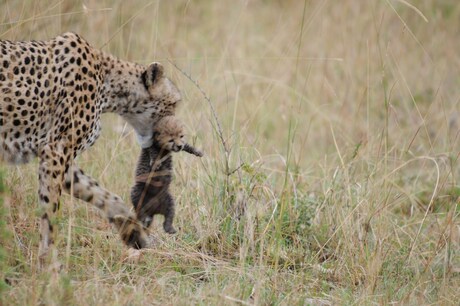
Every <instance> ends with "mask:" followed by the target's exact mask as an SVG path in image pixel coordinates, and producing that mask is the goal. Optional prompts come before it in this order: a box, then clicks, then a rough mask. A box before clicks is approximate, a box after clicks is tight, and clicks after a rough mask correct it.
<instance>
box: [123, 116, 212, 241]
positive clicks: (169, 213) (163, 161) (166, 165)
mask: <svg viewBox="0 0 460 306" xmlns="http://www.w3.org/2000/svg"><path fill="white" fill-rule="evenodd" d="M183 130H184V128H183V125H182V123H181V122H180V121H179V120H178V119H177V118H176V117H174V116H167V117H164V118H162V119H161V120H160V121H158V123H157V124H156V125H155V128H154V134H153V138H154V139H153V145H152V146H150V147H148V148H144V149H142V151H141V154H140V156H139V160H138V162H137V167H136V172H135V175H136V183H135V185H134V186H133V188H132V189H131V201H132V203H133V205H134V208H135V209H136V214H137V218H138V220H139V221H141V222H142V224H143V225H144V226H145V227H149V226H150V224H151V223H152V221H153V216H154V215H157V214H160V215H164V217H165V221H164V223H163V228H164V230H165V232H167V233H170V234H174V233H175V232H176V230H175V229H174V227H173V225H172V222H173V219H174V205H175V204H174V198H173V197H172V195H171V194H170V192H169V185H170V184H171V181H172V156H171V153H172V152H179V151H185V152H188V153H190V154H194V155H196V156H200V157H201V156H202V155H203V153H201V152H200V151H199V150H197V149H195V148H194V147H193V146H191V145H189V144H188V143H186V141H185V138H184V134H183Z"/></svg>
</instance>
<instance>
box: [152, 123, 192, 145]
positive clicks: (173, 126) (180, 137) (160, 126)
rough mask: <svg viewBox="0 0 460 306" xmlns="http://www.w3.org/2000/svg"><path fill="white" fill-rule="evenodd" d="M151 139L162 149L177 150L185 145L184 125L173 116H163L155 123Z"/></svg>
mask: <svg viewBox="0 0 460 306" xmlns="http://www.w3.org/2000/svg"><path fill="white" fill-rule="evenodd" d="M153 139H154V141H155V142H157V144H158V145H159V146H160V147H161V148H162V149H164V150H167V151H173V152H178V151H180V150H182V149H183V147H184V145H185V137H184V126H183V124H182V122H181V121H180V120H179V119H177V118H176V117H174V116H166V117H163V118H161V119H160V120H159V121H158V123H157V124H156V125H155V128H154V133H153Z"/></svg>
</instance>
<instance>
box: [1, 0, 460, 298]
mask: <svg viewBox="0 0 460 306" xmlns="http://www.w3.org/2000/svg"><path fill="white" fill-rule="evenodd" d="M457 2H458V1H456V0H444V1H430V0H425V1H423V0H407V1H403V0H399V1H397V0H382V1H377V0H372V1H356V0H343V1H326V0H309V1H293V0H291V1H281V0H279V1H262V0H260V1H259V0H257V1H256V0H254V1H251V0H249V1H234V2H229V1H211V0H208V1H185V0H184V1H147V0H142V1H108V0H104V1H70V0H63V1H57V0H56V1H54V0H53V1H12V0H11V1H8V0H6V1H0V8H1V9H0V39H14V40H28V39H37V40H38V39H48V38H50V37H53V36H55V35H57V34H59V33H61V32H65V31H74V32H78V33H80V34H82V35H83V36H84V37H85V38H86V39H87V40H88V41H90V42H91V43H92V44H93V45H94V46H97V47H100V48H103V49H104V50H105V51H108V52H111V53H113V54H115V55H117V56H119V57H121V58H123V59H127V60H132V61H136V62H139V63H145V64H147V63H149V62H151V61H154V60H155V61H160V62H162V63H163V64H164V65H165V67H166V68H167V73H168V75H170V76H171V78H172V79H173V80H174V81H175V82H176V84H177V86H178V87H179V88H180V89H181V91H182V93H183V97H184V103H183V105H182V106H181V109H180V110H179V113H178V116H180V117H181V118H182V119H183V121H184V122H185V123H186V125H187V130H188V131H189V138H190V139H192V140H193V141H192V142H195V143H196V145H197V147H202V148H203V151H204V152H205V153H206V156H205V157H203V158H202V159H201V160H199V159H196V158H193V157H189V156H187V155H186V154H182V155H176V156H175V181H174V193H175V196H176V199H177V204H178V205H177V206H178V213H177V218H176V224H177V228H179V229H180V230H179V233H178V234H177V235H175V236H168V235H166V234H163V233H162V230H161V228H160V226H159V224H158V223H156V224H154V226H155V228H156V229H157V231H155V234H154V237H153V238H154V239H155V242H156V247H155V248H154V249H152V250H147V251H143V252H142V254H141V256H139V257H138V258H136V260H130V256H131V255H132V254H129V253H128V252H127V250H126V249H125V247H124V246H123V245H122V244H121V242H120V241H119V239H118V237H117V235H116V233H115V232H114V231H113V230H112V229H111V228H110V227H109V225H108V224H107V222H106V221H105V220H104V219H102V218H101V217H100V216H99V215H98V213H97V211H96V210H94V209H93V208H92V207H89V206H87V205H85V204H84V203H81V202H78V201H76V200H74V199H71V198H70V197H68V196H64V197H63V202H64V205H63V207H64V208H63V210H62V212H61V216H60V219H59V224H60V240H59V241H58V244H59V246H60V250H61V251H60V257H61V261H62V262H63V263H65V273H63V274H62V275H61V276H59V277H58V278H57V279H53V278H52V277H51V276H50V275H48V274H47V273H41V272H39V271H38V270H37V258H36V257H37V245H38V239H39V237H38V224H37V218H36V216H35V211H36V210H35V208H36V207H37V205H36V203H37V195H36V190H37V182H36V178H37V175H36V168H37V164H36V163H33V164H30V165H26V166H21V167H14V166H6V165H2V170H3V173H4V174H5V175H4V179H3V181H4V183H5V185H6V187H7V189H8V190H9V192H8V193H7V196H6V197H4V200H5V201H4V203H3V207H4V209H3V211H2V214H1V215H2V219H1V221H2V222H3V221H5V222H4V223H3V225H2V224H0V230H1V233H2V234H1V235H0V237H1V238H0V239H1V248H3V250H4V251H5V252H4V256H2V257H0V258H1V260H0V267H1V268H2V271H1V276H2V280H0V281H6V282H7V283H8V284H3V285H2V286H1V288H2V289H1V290H2V291H1V298H0V299H1V301H2V302H3V304H5V305H14V304H17V305H34V304H39V303H44V304H56V305H59V304H61V305H72V304H75V305H146V304H147V305H149V304H161V305H164V304H171V305H188V304H203V305H224V304H227V305H234V304H235V305H238V304H243V305H253V304H254V305H268V304H277V305H278V304H280V305H306V304H312V305H333V304H334V305H335V304H358V305H361V304H365V305H368V304H389V303H392V302H397V303H402V304H442V305H455V304H456V303H458V300H459V298H460V293H459V292H458V288H460V255H459V254H460V220H459V210H460V205H459V196H460V184H459V183H458V176H459V174H460V171H459V163H458V157H459V140H458V138H459V129H460V121H459V120H460V117H459V114H460V109H459V107H460V105H459V101H460V100H459V99H460V52H459V50H460V32H459V29H460V4H458V3H457ZM171 63H174V64H175V65H177V67H180V68H181V69H182V70H183V71H184V72H186V73H187V74H189V75H190V76H191V78H192V79H193V80H195V81H196V82H198V84H199V86H200V88H201V89H202V90H203V91H204V93H206V95H207V96H208V97H209V98H210V99H211V103H212V105H213V107H214V109H215V113H216V116H217V120H218V122H219V123H220V126H221V128H222V135H219V132H218V126H217V122H216V120H215V119H216V118H215V117H214V116H213V113H212V110H211V108H210V105H209V103H208V102H207V101H206V99H205V97H204V96H203V94H202V92H201V91H200V89H199V88H197V86H196V84H193V83H192V82H191V81H190V80H189V79H188V78H187V77H186V76H184V75H183V73H182V72H181V71H179V70H178V69H176V67H174V65H172V64H171ZM103 129H104V131H103V135H102V137H101V138H100V139H99V140H98V142H97V143H96V145H95V146H94V147H93V148H92V149H91V150H89V151H88V152H86V153H85V154H83V155H82V156H81V157H80V158H79V164H80V166H82V168H83V169H85V170H86V171H87V172H89V173H90V174H92V175H93V176H94V177H96V178H98V180H99V181H100V182H101V184H103V185H104V186H105V187H107V188H108V189H110V190H112V191H116V192H117V193H119V194H120V195H121V196H122V197H123V198H124V199H126V200H128V194H129V188H130V186H131V184H132V183H133V178H132V174H131V173H133V170H134V164H135V159H136V158H137V155H138V150H139V149H138V147H137V146H136V145H135V139H134V137H133V133H132V131H131V130H130V129H129V127H127V126H126V125H125V124H124V122H123V121H122V120H121V119H118V118H116V117H114V116H111V115H108V116H106V117H105V119H104V126H103ZM220 136H222V138H223V140H224V143H222V141H221V137H220ZM0 177H1V176H0ZM1 183H2V182H1V180H0V185H1ZM0 195H3V193H2V189H1V186H0ZM127 205H130V204H129V203H127ZM131 259H132V258H131Z"/></svg>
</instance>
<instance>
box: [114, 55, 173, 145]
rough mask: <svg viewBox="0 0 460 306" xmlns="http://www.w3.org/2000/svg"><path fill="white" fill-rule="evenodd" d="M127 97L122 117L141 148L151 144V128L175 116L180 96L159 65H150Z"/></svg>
mask: <svg viewBox="0 0 460 306" xmlns="http://www.w3.org/2000/svg"><path fill="white" fill-rule="evenodd" d="M133 87H134V88H132V92H130V93H129V94H127V97H126V98H127V99H128V100H129V103H126V104H125V105H127V106H126V108H127V109H126V110H121V112H122V116H123V117H124V118H125V119H126V120H127V121H128V122H129V123H130V124H131V126H132V127H133V128H134V130H135V131H136V134H137V138H138V141H139V143H140V145H141V146H142V147H143V148H147V147H150V146H151V145H152V142H153V138H152V137H153V130H152V126H154V125H155V124H156V122H158V120H159V119H161V118H162V117H165V116H171V115H174V113H175V109H176V107H177V105H178V104H179V103H180V102H181V94H180V91H179V90H178V89H177V87H176V86H175V85H174V83H173V82H172V81H171V80H169V79H168V78H167V77H166V76H165V74H164V68H163V66H162V65H161V64H160V63H152V64H150V65H149V66H148V67H146V69H145V71H143V72H142V73H141V75H140V82H138V83H137V84H136V86H133Z"/></svg>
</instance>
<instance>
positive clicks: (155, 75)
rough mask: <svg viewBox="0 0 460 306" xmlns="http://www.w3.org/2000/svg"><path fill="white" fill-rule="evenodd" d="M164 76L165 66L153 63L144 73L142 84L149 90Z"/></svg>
mask: <svg viewBox="0 0 460 306" xmlns="http://www.w3.org/2000/svg"><path fill="white" fill-rule="evenodd" d="M163 75H164V68H163V65H161V64H160V63H157V62H153V63H151V64H150V65H149V66H148V67H147V69H146V70H145V71H144V72H143V73H142V82H143V83H144V86H145V88H147V90H148V89H149V88H150V86H153V85H155V83H156V82H158V80H160V79H161V78H162V77H163Z"/></svg>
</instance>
